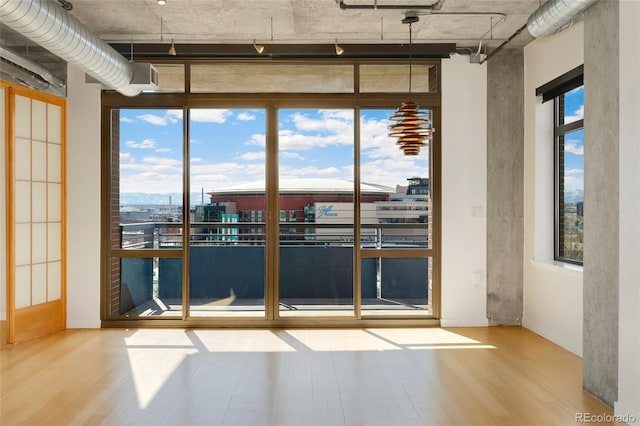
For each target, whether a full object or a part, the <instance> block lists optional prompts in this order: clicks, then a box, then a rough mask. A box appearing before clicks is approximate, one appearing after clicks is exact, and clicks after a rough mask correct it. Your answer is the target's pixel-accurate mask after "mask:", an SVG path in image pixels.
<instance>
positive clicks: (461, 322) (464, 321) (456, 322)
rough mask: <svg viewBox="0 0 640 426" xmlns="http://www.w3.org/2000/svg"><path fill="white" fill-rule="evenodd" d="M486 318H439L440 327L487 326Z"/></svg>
mask: <svg viewBox="0 0 640 426" xmlns="http://www.w3.org/2000/svg"><path fill="white" fill-rule="evenodd" d="M488 325H489V320H488V319H486V318H440V327H487V326H488Z"/></svg>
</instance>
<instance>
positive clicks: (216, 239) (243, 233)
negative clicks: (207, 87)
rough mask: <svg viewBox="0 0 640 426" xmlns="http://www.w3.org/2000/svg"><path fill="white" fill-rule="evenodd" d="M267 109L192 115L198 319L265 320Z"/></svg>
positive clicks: (193, 286)
mask: <svg viewBox="0 0 640 426" xmlns="http://www.w3.org/2000/svg"><path fill="white" fill-rule="evenodd" d="M265 118H266V117H265V110H264V109H201V108H198V109H196V108H194V109H190V110H189V129H190V135H189V136H190V138H189V152H190V165H189V168H190V169H189V171H190V173H189V183H190V194H191V197H190V198H191V202H190V206H189V212H190V215H189V217H190V237H189V306H190V311H189V312H190V316H192V317H202V316H253V317H264V315H265V298H264V294H265V283H266V280H265V240H266V239H265V236H266V234H265V229H266V228H265V222H266V215H265V211H266V203H265V159H266V150H265V130H266V128H265V126H266V123H265Z"/></svg>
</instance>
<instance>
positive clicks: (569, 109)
mask: <svg viewBox="0 0 640 426" xmlns="http://www.w3.org/2000/svg"><path fill="white" fill-rule="evenodd" d="M560 98H561V99H560V103H561V104H562V105H561V111H562V115H561V117H562V121H561V123H560V124H569V123H573V122H575V121H578V120H582V119H583V117H584V86H580V87H578V88H576V89H573V90H571V91H569V92H567V93H565V94H564V95H562V96H560Z"/></svg>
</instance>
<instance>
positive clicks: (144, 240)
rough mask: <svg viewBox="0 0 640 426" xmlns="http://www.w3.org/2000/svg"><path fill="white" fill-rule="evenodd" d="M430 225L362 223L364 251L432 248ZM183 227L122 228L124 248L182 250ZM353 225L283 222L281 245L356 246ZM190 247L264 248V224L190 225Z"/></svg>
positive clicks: (166, 224)
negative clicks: (257, 246)
mask: <svg viewBox="0 0 640 426" xmlns="http://www.w3.org/2000/svg"><path fill="white" fill-rule="evenodd" d="M428 231H429V228H428V224H427V223H384V224H363V225H362V227H361V232H360V234H361V237H360V244H361V247H363V248H391V247H415V248H427V247H429V232H428ZM182 232H183V225H182V224H181V223H176V222H142V223H132V224H122V225H120V236H121V238H120V247H121V248H123V249H132V250H135V249H176V248H181V247H182V240H183V237H182ZM353 239H354V237H353V225H350V224H321V223H305V222H281V223H280V236H279V241H280V245H281V246H292V245H293V246H327V245H331V246H334V245H339V246H344V245H353ZM189 244H190V246H192V247H193V246H211V245H264V244H265V224H264V223H262V222H238V223H218V222H199V223H192V224H191V233H190V241H189Z"/></svg>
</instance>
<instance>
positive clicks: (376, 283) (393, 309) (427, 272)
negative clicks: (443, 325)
mask: <svg viewBox="0 0 640 426" xmlns="http://www.w3.org/2000/svg"><path fill="white" fill-rule="evenodd" d="M361 264H362V275H361V277H362V311H363V315H393V314H398V313H401V314H402V315H431V314H432V312H433V310H432V301H431V298H432V296H431V294H432V285H431V282H432V270H433V262H432V259H431V258H402V259H394V258H382V257H379V258H366V259H362V263H361Z"/></svg>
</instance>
